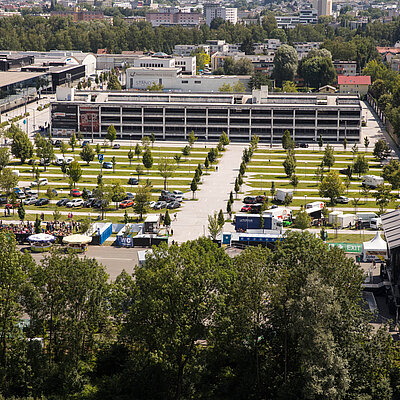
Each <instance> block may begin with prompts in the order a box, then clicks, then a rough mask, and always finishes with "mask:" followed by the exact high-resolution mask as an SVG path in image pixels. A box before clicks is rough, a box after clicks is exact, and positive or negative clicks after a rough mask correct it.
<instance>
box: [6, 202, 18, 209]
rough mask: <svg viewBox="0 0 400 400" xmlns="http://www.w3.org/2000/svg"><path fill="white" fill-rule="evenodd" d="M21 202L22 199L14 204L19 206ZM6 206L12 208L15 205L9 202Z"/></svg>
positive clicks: (16, 206)
mask: <svg viewBox="0 0 400 400" xmlns="http://www.w3.org/2000/svg"><path fill="white" fill-rule="evenodd" d="M20 203H21V202H20V201H18V202H16V203H15V205H14V206H15V208H18V207H19V205H20ZM4 208H10V209H11V208H13V205H12V204H11V203H7V204H6V205H5V206H4Z"/></svg>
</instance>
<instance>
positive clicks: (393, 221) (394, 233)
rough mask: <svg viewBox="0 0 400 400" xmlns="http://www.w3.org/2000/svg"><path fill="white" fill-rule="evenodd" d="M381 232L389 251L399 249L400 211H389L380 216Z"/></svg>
mask: <svg viewBox="0 0 400 400" xmlns="http://www.w3.org/2000/svg"><path fill="white" fill-rule="evenodd" d="M381 218H382V225H383V231H384V232H385V237H386V241H387V244H388V247H389V250H390V251H392V250H394V249H396V248H397V247H400V210H394V211H390V212H388V213H386V214H383V215H382V216H381Z"/></svg>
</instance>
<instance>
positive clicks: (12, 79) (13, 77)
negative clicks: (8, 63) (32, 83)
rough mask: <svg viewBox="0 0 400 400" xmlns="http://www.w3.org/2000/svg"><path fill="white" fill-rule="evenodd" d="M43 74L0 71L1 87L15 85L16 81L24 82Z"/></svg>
mask: <svg viewBox="0 0 400 400" xmlns="http://www.w3.org/2000/svg"><path fill="white" fill-rule="evenodd" d="M43 75H44V73H43V72H18V71H7V72H0V87H3V86H8V85H13V84H14V83H18V82H23V81H26V80H28V79H32V78H36V77H38V76H43Z"/></svg>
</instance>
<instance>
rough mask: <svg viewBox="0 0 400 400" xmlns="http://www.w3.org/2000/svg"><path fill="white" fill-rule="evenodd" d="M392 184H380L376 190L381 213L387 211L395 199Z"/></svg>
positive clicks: (375, 195) (375, 194) (376, 199)
mask: <svg viewBox="0 0 400 400" xmlns="http://www.w3.org/2000/svg"><path fill="white" fill-rule="evenodd" d="M391 191H392V186H391V185H383V184H382V185H378V186H377V188H376V192H375V193H374V194H373V196H374V197H375V201H376V205H377V206H378V207H379V214H380V215H382V214H384V213H385V212H386V209H387V206H388V205H389V203H390V202H391V201H392V200H393V195H392V193H391Z"/></svg>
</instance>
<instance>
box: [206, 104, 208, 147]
mask: <svg viewBox="0 0 400 400" xmlns="http://www.w3.org/2000/svg"><path fill="white" fill-rule="evenodd" d="M206 140H208V108H206Z"/></svg>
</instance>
